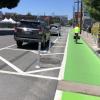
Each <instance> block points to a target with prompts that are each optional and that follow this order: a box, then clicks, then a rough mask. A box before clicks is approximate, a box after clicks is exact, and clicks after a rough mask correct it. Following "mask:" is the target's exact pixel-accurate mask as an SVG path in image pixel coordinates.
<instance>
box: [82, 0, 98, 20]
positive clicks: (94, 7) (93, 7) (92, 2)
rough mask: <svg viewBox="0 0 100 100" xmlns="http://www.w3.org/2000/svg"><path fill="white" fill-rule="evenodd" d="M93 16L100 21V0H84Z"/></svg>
mask: <svg viewBox="0 0 100 100" xmlns="http://www.w3.org/2000/svg"><path fill="white" fill-rule="evenodd" d="M83 2H84V4H85V5H86V8H87V10H88V11H89V14H90V15H91V17H92V18H94V19H95V20H97V21H100V0H83Z"/></svg>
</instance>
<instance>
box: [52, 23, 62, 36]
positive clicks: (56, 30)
mask: <svg viewBox="0 0 100 100" xmlns="http://www.w3.org/2000/svg"><path fill="white" fill-rule="evenodd" d="M60 30H61V28H60V25H58V24H51V25H50V32H51V34H52V35H59V36H60V35H61V32H60Z"/></svg>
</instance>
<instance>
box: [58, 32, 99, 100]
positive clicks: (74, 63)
mask: <svg viewBox="0 0 100 100" xmlns="http://www.w3.org/2000/svg"><path fill="white" fill-rule="evenodd" d="M89 35H90V34H88V35H87V34H86V33H84V34H82V38H84V40H85V41H86V42H84V40H83V39H80V40H79V44H75V42H74V40H73V33H72V32H70V33H69V42H68V51H67V60H66V66H65V73H64V80H63V82H59V84H58V89H59V90H62V91H67V92H68V91H71V92H75V91H76V92H79V93H85V94H89V93H90V95H91V94H94V95H100V59H99V58H98V57H97V56H96V54H95V53H94V52H93V51H92V50H91V49H90V47H89V46H88V45H90V46H91V47H92V49H93V50H95V51H96V50H98V49H99V48H97V47H96V43H95V41H94V40H93V37H92V36H89ZM87 43H88V45H87ZM96 86H97V87H96ZM95 87H96V88H95ZM73 89H75V90H74V91H73ZM98 93H99V94H98ZM67 94H69V93H67ZM67 94H66V92H63V96H62V100H66V99H67V98H68V96H69V95H67ZM76 95H79V94H76ZM84 96H85V95H84ZM78 97H80V96H78ZM90 98H91V97H90ZM68 99H70V100H74V99H75V98H74V96H73V94H72V95H71V98H68ZM77 100H82V99H81V98H80V99H77ZM84 100H100V98H98V99H96V97H93V99H92V98H91V99H89V98H88V99H86V98H85V99H84Z"/></svg>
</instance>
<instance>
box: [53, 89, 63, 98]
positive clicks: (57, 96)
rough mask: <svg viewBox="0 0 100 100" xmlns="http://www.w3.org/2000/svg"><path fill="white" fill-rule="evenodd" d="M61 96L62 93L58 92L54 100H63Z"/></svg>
mask: <svg viewBox="0 0 100 100" xmlns="http://www.w3.org/2000/svg"><path fill="white" fill-rule="evenodd" d="M61 94H62V91H60V90H56V93H55V97H54V100H62V96H61Z"/></svg>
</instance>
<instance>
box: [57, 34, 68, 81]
mask: <svg viewBox="0 0 100 100" xmlns="http://www.w3.org/2000/svg"><path fill="white" fill-rule="evenodd" d="M68 43H69V34H68V37H67V43H66V47H65V51H64V57H63V60H62V64H61V70H60V73H59V80H62V79H63V78H64V70H65V65H66V61H67V50H68Z"/></svg>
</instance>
